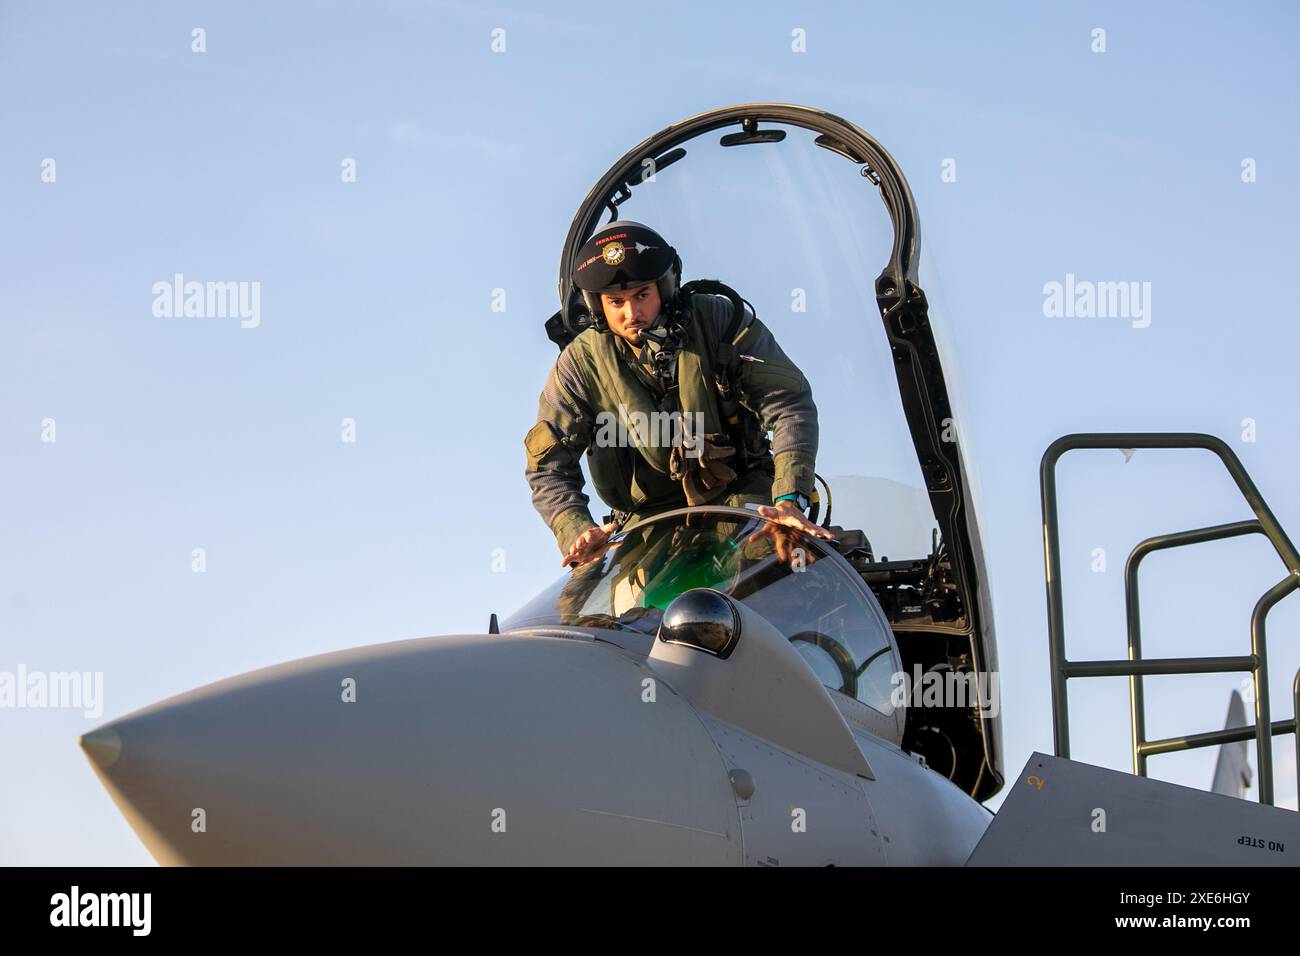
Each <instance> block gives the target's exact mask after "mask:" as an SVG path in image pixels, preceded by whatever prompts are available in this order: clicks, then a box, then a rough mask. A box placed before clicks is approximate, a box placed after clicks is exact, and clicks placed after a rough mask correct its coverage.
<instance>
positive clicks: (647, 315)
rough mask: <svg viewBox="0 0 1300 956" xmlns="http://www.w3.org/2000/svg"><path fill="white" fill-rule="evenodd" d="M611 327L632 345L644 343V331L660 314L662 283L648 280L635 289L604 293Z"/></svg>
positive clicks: (603, 302)
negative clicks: (660, 289) (642, 333)
mask: <svg viewBox="0 0 1300 956" xmlns="http://www.w3.org/2000/svg"><path fill="white" fill-rule="evenodd" d="M600 304H601V306H603V307H604V309H605V321H606V322H608V323H609V330H610V331H611V332H613V333H614V334H615V335H617V336H620V337H621V338H623V339H626V340H627V341H628V342H629V343H630V344H632V345H640V344H641V332H642V331H643V330H644V329H646V328H648V327H649V326H650V325H652V324H653V323H654V320H655V318H656V317H657V316H658V315H659V307H660V305H661V303H660V301H659V286H658V285H656V284H655V283H653V282H647V283H646V284H645V285H643V286H637V287H636V288H635V289H627V290H625V291H620V292H607V293H601V296H600Z"/></svg>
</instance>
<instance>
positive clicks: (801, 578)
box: [503, 508, 900, 715]
mask: <svg viewBox="0 0 1300 956" xmlns="http://www.w3.org/2000/svg"><path fill="white" fill-rule="evenodd" d="M692 588H712V589H714V590H717V591H721V592H723V593H724V594H727V595H729V596H730V597H732V598H733V599H735V600H738V601H741V602H742V603H744V604H745V605H747V606H748V607H749V608H751V609H752V610H754V611H756V612H758V613H759V614H761V615H762V616H763V617H764V618H766V619H767V620H768V621H769V622H770V623H771V624H772V625H773V626H774V627H776V628H777V630H779V631H780V632H781V633H782V634H784V635H785V636H786V637H787V638H789V639H790V641H791V643H792V644H793V645H794V647H795V649H796V650H798V651H799V653H800V654H801V655H802V656H803V658H804V660H806V661H807V662H808V665H809V666H810V667H811V668H812V669H813V671H814V673H816V674H817V676H818V678H819V679H820V680H821V682H822V683H823V684H824V685H826V686H827V687H829V688H831V689H832V690H836V691H839V692H840V693H842V694H845V695H847V696H849V697H852V698H854V699H856V700H858V701H859V702H861V703H863V704H866V705H868V706H870V707H872V708H874V709H875V710H877V711H879V712H880V713H882V714H885V715H889V714H892V713H893V711H894V705H893V702H892V701H891V697H892V696H893V691H894V688H895V686H896V682H895V680H894V675H895V674H897V673H898V672H899V671H900V664H899V660H898V656H897V651H896V649H895V647H894V644H893V640H892V635H891V633H890V628H889V622H888V621H887V620H886V618H885V615H884V612H883V611H882V610H881V608H880V605H879V603H878V602H877V601H876V599H875V596H874V595H873V594H872V593H871V591H870V590H869V589H868V588H867V587H866V585H865V584H864V583H863V581H862V579H861V578H860V577H859V576H858V575H857V574H856V573H855V572H854V571H853V569H852V568H851V567H850V566H849V565H848V563H847V562H846V561H845V560H844V559H843V558H842V557H841V556H840V555H839V554H837V553H835V552H834V551H833V550H832V549H831V548H829V547H827V546H826V545H825V544H823V543H822V542H820V541H818V540H817V539H815V538H811V537H808V536H806V535H804V534H802V533H801V532H798V531H794V530H792V529H789V528H784V527H781V526H779V525H776V524H775V523H773V522H770V521H769V520H767V519H765V518H762V517H760V516H759V515H758V514H757V513H756V512H754V511H747V510H744V509H739V508H717V509H690V510H686V509H682V510H678V511H670V512H666V513H664V514H661V515H657V516H655V517H652V518H649V519H647V520H645V521H642V522H639V523H638V524H636V525H633V526H631V527H629V528H628V529H627V530H626V531H624V532H622V533H621V534H618V535H616V536H615V537H614V539H613V540H612V542H611V544H610V546H609V548H608V549H607V550H606V551H605V553H604V554H603V555H602V556H601V557H599V558H597V559H595V560H593V561H591V562H589V563H587V564H585V565H583V566H581V567H579V568H577V569H575V570H574V571H573V572H572V573H570V574H568V575H566V576H565V577H564V578H562V579H561V580H560V581H558V582H556V583H555V584H554V585H553V586H551V587H550V588H548V589H547V590H546V591H544V592H542V593H541V594H540V595H538V596H537V597H536V598H534V599H533V600H532V601H530V602H529V603H528V604H527V605H525V606H524V607H523V608H522V609H520V610H519V611H518V612H517V613H515V614H514V615H513V616H511V617H510V618H509V619H508V620H507V621H506V622H505V624H504V625H503V630H523V629H527V628H534V627H539V626H546V625H552V626H554V625H568V626H574V627H586V628H604V629H609V630H631V631H639V632H641V633H644V634H650V635H653V634H654V633H656V631H657V630H658V628H659V623H660V621H661V620H662V618H663V612H664V609H665V608H667V607H668V605H669V604H670V603H671V602H672V601H673V599H674V598H676V597H677V596H678V595H680V594H682V593H684V592H685V591H689V590H691V589H692Z"/></svg>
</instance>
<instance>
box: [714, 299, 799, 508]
mask: <svg viewBox="0 0 1300 956" xmlns="http://www.w3.org/2000/svg"><path fill="white" fill-rule="evenodd" d="M721 301H722V305H723V306H724V308H723V309H722V310H721V311H722V312H723V313H724V314H725V315H726V316H727V317H728V318H729V317H730V313H731V303H730V302H729V301H728V300H726V299H722V300H721ZM746 312H748V310H746ZM750 314H751V315H752V313H750ZM732 344H733V346H734V347H735V348H736V350H737V351H738V352H739V353H740V355H741V361H740V401H741V404H742V405H744V406H745V407H746V408H747V409H749V410H750V411H751V412H753V413H754V414H755V415H756V416H758V420H759V422H760V423H761V424H762V426H763V428H765V429H767V430H768V431H770V432H771V433H772V454H773V457H774V458H775V460H776V475H775V477H774V479H773V481H772V500H774V501H775V500H776V499H777V498H779V497H781V496H782V495H788V494H790V493H791V492H795V491H797V492H799V493H800V494H802V495H805V496H806V497H809V498H811V497H812V494H813V469H814V466H815V464H816V461H817V440H818V431H817V406H816V405H815V404H814V403H813V396H812V386H810V385H809V384H808V380H807V379H806V378H804V375H803V372H801V371H800V370H799V368H798V366H796V365H795V364H794V363H793V362H792V361H790V359H789V357H788V356H787V355H786V354H785V352H784V351H783V350H782V349H781V346H780V345H778V344H777V341H776V338H775V337H774V336H773V335H772V333H771V331H770V330H769V329H768V328H767V326H765V325H764V324H763V323H762V322H761V321H759V320H758V319H757V318H751V319H750V320H749V321H748V323H742V328H741V331H740V332H739V333H738V334H737V336H736V337H735V338H734V339H732Z"/></svg>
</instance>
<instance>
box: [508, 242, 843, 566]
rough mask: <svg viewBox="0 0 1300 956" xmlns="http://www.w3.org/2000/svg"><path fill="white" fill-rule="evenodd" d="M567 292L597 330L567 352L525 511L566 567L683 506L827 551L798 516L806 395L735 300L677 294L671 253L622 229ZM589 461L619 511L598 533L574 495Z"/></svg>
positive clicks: (806, 468)
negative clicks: (634, 523) (735, 517)
mask: <svg viewBox="0 0 1300 956" xmlns="http://www.w3.org/2000/svg"><path fill="white" fill-rule="evenodd" d="M573 282H574V285H575V286H576V287H577V288H578V289H579V290H580V291H581V293H582V296H583V299H584V300H585V302H586V304H587V309H588V312H589V313H590V315H591V316H592V319H593V323H592V326H591V327H590V328H587V329H586V330H584V331H583V332H582V333H581V334H580V335H578V336H577V337H576V338H575V339H574V340H573V341H572V342H570V343H569V344H568V346H567V347H565V348H564V350H563V351H562V352H561V353H560V357H559V358H558V359H557V360H556V362H555V366H554V368H552V369H551V372H550V374H549V375H548V376H547V380H546V386H545V388H544V389H543V390H542V395H541V399H540V401H539V403H538V413H537V422H536V424H534V425H533V427H532V428H531V429H530V430H529V431H528V434H527V436H526V438H525V439H524V445H525V448H526V450H527V460H528V465H527V470H526V472H525V474H526V476H527V479H528V484H529V486H530V487H531V488H532V498H533V505H534V507H536V509H537V511H538V512H539V513H540V514H541V516H542V519H543V520H544V521H545V522H546V523H547V525H549V526H550V528H551V531H552V532H553V533H554V534H555V539H556V543H557V544H558V545H559V548H560V551H561V553H562V554H563V556H564V557H563V559H562V562H561V563H562V564H564V565H566V566H577V565H581V564H584V563H586V562H587V561H590V560H591V559H593V558H594V557H596V556H597V555H599V554H600V553H602V552H603V551H604V550H605V546H606V543H607V542H608V540H609V538H610V537H611V535H613V534H614V533H615V532H616V531H617V530H618V528H619V527H621V526H622V525H623V524H625V523H626V522H627V521H629V520H632V519H635V518H641V517H645V516H647V515H651V514H655V513H658V512H661V511H666V510H669V509H672V508H680V507H684V506H687V505H703V504H727V505H732V506H737V507H739V506H742V505H745V504H756V505H758V506H759V508H758V510H759V512H760V514H762V515H763V516H765V517H767V518H770V519H772V520H771V522H769V523H765V526H774V527H778V528H791V529H797V530H798V531H803V532H806V533H808V534H813V535H816V536H818V537H822V538H831V537H832V535H831V533H830V532H829V531H827V530H826V529H824V528H820V527H818V526H817V525H815V524H814V523H812V522H811V521H809V520H808V519H807V518H806V517H805V516H804V514H803V512H804V511H805V510H806V509H807V508H808V505H809V499H810V497H811V495H812V493H813V465H814V460H815V457H816V454H817V408H816V406H815V405H814V404H813V398H812V390H811V389H810V388H809V386H808V382H807V380H806V379H805V378H804V376H803V373H801V372H800V371H799V369H798V368H797V367H795V365H794V363H793V362H791V361H790V359H789V358H787V357H786V355H785V353H784V352H783V351H782V350H781V347H780V346H779V345H777V343H776V339H774V338H773V337H772V333H771V332H770V331H768V329H767V328H766V327H765V326H764V325H763V323H762V322H760V321H759V320H758V319H757V318H756V317H755V316H754V313H753V312H752V310H750V309H748V308H746V304H745V303H744V302H743V300H741V299H740V297H739V296H738V295H736V294H735V293H734V291H732V290H730V289H728V288H727V287H726V286H723V285H721V283H711V282H697V283H690V284H688V286H687V287H686V288H682V287H681V259H680V257H678V255H677V252H676V250H674V249H673V248H672V247H671V246H670V245H669V244H668V243H667V242H666V241H665V240H664V238H663V237H662V236H660V235H659V234H658V233H657V232H655V231H654V230H653V229H650V228H649V227H647V226H644V225H641V224H640V223H635V222H631V221H618V222H611V223H609V224H607V225H605V226H604V227H602V228H601V229H600V230H599V231H598V232H596V234H595V235H593V236H592V237H591V239H589V240H588V241H587V243H586V245H584V246H583V247H582V249H581V250H580V251H579V253H578V257H577V260H576V264H575V269H574V275H573ZM701 287H704V288H708V289H716V290H718V291H717V292H714V291H702V290H701ZM768 432H770V433H771V438H770V439H769V438H768ZM583 452H586V454H587V461H588V464H589V467H590V469H591V480H592V484H593V485H594V487H595V489H596V491H597V493H598V494H599V495H600V497H601V499H602V500H603V501H605V502H606V503H607V504H608V505H610V507H612V508H613V509H614V513H613V514H611V515H610V516H608V517H607V518H606V519H605V522H604V523H603V524H597V523H596V522H595V521H594V520H593V519H592V516H591V512H590V511H589V510H588V507H587V504H588V500H589V499H588V497H587V495H585V494H584V493H583V490H582V489H583V475H582V468H581V464H580V459H581V456H582V454H583Z"/></svg>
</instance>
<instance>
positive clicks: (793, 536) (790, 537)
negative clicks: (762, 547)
mask: <svg viewBox="0 0 1300 956" xmlns="http://www.w3.org/2000/svg"><path fill="white" fill-rule="evenodd" d="M758 513H759V514H760V515H762V516H763V517H764V518H769V519H771V520H769V521H765V522H764V523H763V526H762V527H760V528H759V529H758V530H757V531H755V532H754V533H753V534H751V535H750V536H749V540H750V541H760V540H762V539H764V538H770V539H771V541H772V544H773V546H774V547H775V548H776V556H777V557H778V558H779V559H780V560H781V561H782V562H783V563H785V564H789V563H790V562H791V560H792V559H793V558H794V556H795V554H796V553H797V552H800V551H805V549H802V548H800V547H799V541H800V538H799V535H798V534H797V533H796V532H803V533H804V534H809V535H812V536H813V537H816V538H825V539H827V540H830V541H833V540H835V535H833V534H831V532H830V531H829V530H827V529H826V528H823V527H821V526H820V525H816V524H813V522H811V521H809V520H808V519H807V518H806V517H805V516H804V513H803V512H802V511H800V510H799V506H798V505H796V504H795V503H794V502H793V501H790V500H788V499H787V500H785V501H781V502H778V503H777V504H775V505H760V506H759V508H758ZM787 528H788V529H790V530H786V529H787ZM803 560H804V562H805V563H807V564H812V562H813V561H815V560H816V557H815V556H814V555H812V554H810V553H807V552H806V551H805V553H804V554H803Z"/></svg>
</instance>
